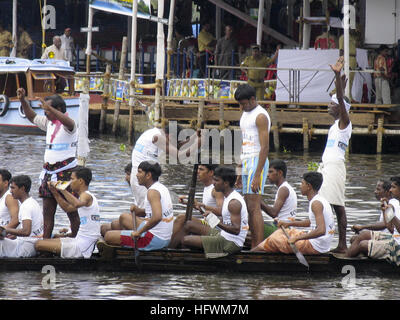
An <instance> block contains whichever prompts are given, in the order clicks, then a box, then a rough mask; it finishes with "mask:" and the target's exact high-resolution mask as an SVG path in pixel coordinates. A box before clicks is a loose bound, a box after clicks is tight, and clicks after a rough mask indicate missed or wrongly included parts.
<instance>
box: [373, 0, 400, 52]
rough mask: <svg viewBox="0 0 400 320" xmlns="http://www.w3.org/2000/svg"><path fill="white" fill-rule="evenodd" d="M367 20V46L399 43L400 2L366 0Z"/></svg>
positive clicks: (393, 0) (395, 0)
mask: <svg viewBox="0 0 400 320" xmlns="http://www.w3.org/2000/svg"><path fill="white" fill-rule="evenodd" d="M396 15H397V17H396ZM365 19H366V23H365V44H369V45H379V44H387V45H392V44H394V43H397V40H398V39H399V38H400V23H399V19H400V0H379V1H377V0H366V15H365Z"/></svg>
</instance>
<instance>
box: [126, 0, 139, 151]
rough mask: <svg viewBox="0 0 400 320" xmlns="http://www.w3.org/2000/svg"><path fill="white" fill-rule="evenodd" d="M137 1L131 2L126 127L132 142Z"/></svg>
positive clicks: (129, 139) (129, 141)
mask: <svg viewBox="0 0 400 320" xmlns="http://www.w3.org/2000/svg"><path fill="white" fill-rule="evenodd" d="M137 5H138V3H137V1H133V3H132V32H131V79H130V80H131V81H130V86H129V128H128V143H129V144H132V143H133V131H134V126H133V107H134V105H135V100H134V98H133V95H134V93H135V87H134V84H135V73H136V36H137V9H138V7H137Z"/></svg>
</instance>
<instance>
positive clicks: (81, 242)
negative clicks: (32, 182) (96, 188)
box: [35, 167, 100, 258]
mask: <svg viewBox="0 0 400 320" xmlns="http://www.w3.org/2000/svg"><path fill="white" fill-rule="evenodd" d="M91 181H92V171H91V170H90V169H89V168H85V167H76V168H75V169H74V170H73V171H72V174H71V189H72V191H73V192H74V193H76V194H77V195H78V196H79V198H77V197H75V196H74V195H73V194H71V193H70V192H69V191H68V190H65V189H57V188H56V187H57V185H58V184H59V183H55V182H48V184H49V188H50V191H51V192H52V193H53V195H54V198H55V199H56V201H57V202H58V204H59V205H60V207H61V208H62V209H63V210H64V211H65V212H75V211H78V214H79V218H80V221H81V224H80V227H79V231H78V234H77V235H76V236H75V235H73V234H71V233H70V234H65V233H64V234H59V235H56V237H55V238H54V239H44V240H38V241H37V242H36V245H35V248H36V250H37V251H39V252H51V253H54V254H57V255H59V256H60V257H61V258H90V257H91V256H92V253H93V250H94V247H95V245H96V242H97V240H98V239H99V237H100V211H99V204H98V202H97V199H96V197H95V196H94V195H93V194H92V193H91V192H89V190H88V189H89V184H90V182H91Z"/></svg>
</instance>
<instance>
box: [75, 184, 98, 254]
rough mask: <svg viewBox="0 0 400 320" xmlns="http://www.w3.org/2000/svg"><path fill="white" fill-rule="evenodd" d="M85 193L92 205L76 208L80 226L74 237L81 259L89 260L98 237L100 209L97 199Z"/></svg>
mask: <svg viewBox="0 0 400 320" xmlns="http://www.w3.org/2000/svg"><path fill="white" fill-rule="evenodd" d="M86 193H88V194H89V195H91V196H92V199H93V200H92V205H91V206H90V207H80V208H78V214H79V219H80V221H81V224H80V226H79V231H78V233H77V235H76V241H77V242H78V246H79V249H80V250H81V252H82V255H83V257H84V258H89V257H90V256H91V255H92V252H93V249H94V246H95V244H96V242H97V240H98V239H99V237H100V209H99V203H98V201H97V198H96V197H95V196H94V195H93V194H92V193H90V192H89V191H86Z"/></svg>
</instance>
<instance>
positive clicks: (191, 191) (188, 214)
mask: <svg viewBox="0 0 400 320" xmlns="http://www.w3.org/2000/svg"><path fill="white" fill-rule="evenodd" d="M203 127H204V122H202V123H201V125H200V128H201V129H203ZM199 139H201V137H199ZM199 160H200V153H199V156H198V157H197V161H196V163H195V164H194V166H193V172H192V180H191V182H190V187H189V196H188V201H187V206H186V214H185V222H186V221H189V220H192V213H193V205H194V194H195V191H196V181H197V169H198V168H199Z"/></svg>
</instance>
